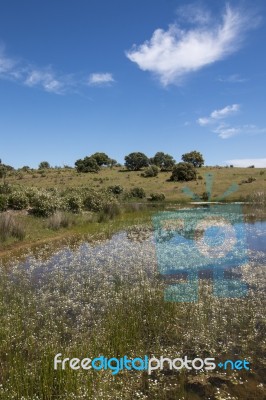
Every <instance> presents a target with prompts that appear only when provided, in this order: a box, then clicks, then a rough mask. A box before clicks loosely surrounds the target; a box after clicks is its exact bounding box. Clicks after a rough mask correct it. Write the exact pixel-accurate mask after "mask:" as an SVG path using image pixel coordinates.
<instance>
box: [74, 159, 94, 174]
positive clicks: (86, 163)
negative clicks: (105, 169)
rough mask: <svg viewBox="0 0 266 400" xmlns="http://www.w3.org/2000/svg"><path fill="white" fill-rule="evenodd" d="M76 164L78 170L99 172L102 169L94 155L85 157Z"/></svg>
mask: <svg viewBox="0 0 266 400" xmlns="http://www.w3.org/2000/svg"><path fill="white" fill-rule="evenodd" d="M75 166H76V169H77V171H78V172H94V173H96V172H98V171H99V170H100V167H99V165H98V164H97V161H96V160H95V158H93V157H85V158H83V160H82V159H79V160H77V161H76V162H75Z"/></svg>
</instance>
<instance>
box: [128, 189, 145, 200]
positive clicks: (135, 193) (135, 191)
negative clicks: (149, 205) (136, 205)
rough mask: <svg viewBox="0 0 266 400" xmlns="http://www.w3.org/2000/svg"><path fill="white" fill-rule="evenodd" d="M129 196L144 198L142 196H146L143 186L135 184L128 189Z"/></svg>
mask: <svg viewBox="0 0 266 400" xmlns="http://www.w3.org/2000/svg"><path fill="white" fill-rule="evenodd" d="M129 196H130V197H136V198H138V199H144V197H146V193H145V191H144V189H143V188H141V187H138V186H136V187H134V188H132V189H130V191H129Z"/></svg>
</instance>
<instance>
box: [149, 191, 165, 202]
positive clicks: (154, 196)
mask: <svg viewBox="0 0 266 400" xmlns="http://www.w3.org/2000/svg"><path fill="white" fill-rule="evenodd" d="M149 200H150V201H164V200H165V195H164V194H163V193H151V195H150V197H149Z"/></svg>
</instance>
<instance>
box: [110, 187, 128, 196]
mask: <svg viewBox="0 0 266 400" xmlns="http://www.w3.org/2000/svg"><path fill="white" fill-rule="evenodd" d="M108 190H109V192H111V193H113V194H114V195H119V194H121V193H123V191H124V189H123V187H122V186H120V185H114V186H109V187H108Z"/></svg>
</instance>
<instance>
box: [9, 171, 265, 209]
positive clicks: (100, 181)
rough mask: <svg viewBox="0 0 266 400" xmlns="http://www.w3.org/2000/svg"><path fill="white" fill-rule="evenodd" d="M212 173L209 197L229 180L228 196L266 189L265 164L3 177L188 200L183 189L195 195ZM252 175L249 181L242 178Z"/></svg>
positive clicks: (24, 182)
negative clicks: (184, 175)
mask: <svg viewBox="0 0 266 400" xmlns="http://www.w3.org/2000/svg"><path fill="white" fill-rule="evenodd" d="M210 173H211V174H213V176H214V180H213V188H212V200H214V201H215V200H216V199H217V198H218V197H219V196H221V195H222V194H223V193H224V192H225V191H226V190H227V189H228V188H229V187H230V186H231V185H232V184H238V185H239V187H238V190H237V191H236V192H235V193H232V194H231V195H230V196H228V198H227V200H229V201H236V200H244V199H245V198H246V197H247V196H249V195H250V194H251V193H254V192H257V191H261V190H266V168H225V167H223V168H221V167H219V168H218V167H203V168H198V169H197V177H199V176H201V177H202V178H203V179H197V181H192V182H170V181H168V180H169V178H170V176H171V172H160V173H159V175H158V176H157V177H152V178H144V177H142V176H141V171H127V170H126V169H125V168H124V167H122V168H121V167H120V168H119V167H114V168H113V169H110V168H102V169H101V171H100V172H99V173H77V172H76V170H75V169H63V168H62V169H47V170H42V171H38V170H30V171H28V172H23V171H19V172H18V171H15V172H11V173H9V174H8V176H7V178H6V181H7V182H8V183H10V184H16V185H21V186H27V187H31V186H36V187H39V188H40V187H42V188H50V187H53V188H55V187H56V188H58V189H65V188H66V187H71V188H77V187H91V188H95V189H101V188H107V187H108V186H111V185H121V186H122V187H123V188H124V189H125V190H128V189H131V188H133V187H137V186H139V187H143V188H144V189H145V192H146V195H147V196H149V195H150V194H151V193H158V192H161V193H164V194H165V197H166V201H180V202H184V201H189V200H190V199H189V198H188V196H187V195H185V194H184V193H183V191H182V189H183V188H184V187H188V188H189V189H190V190H191V191H193V192H194V193H196V194H197V195H198V196H202V194H203V193H204V192H205V190H206V188H205V179H204V178H205V174H210ZM248 178H254V179H256V180H255V181H253V182H251V183H242V181H246V180H248Z"/></svg>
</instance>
